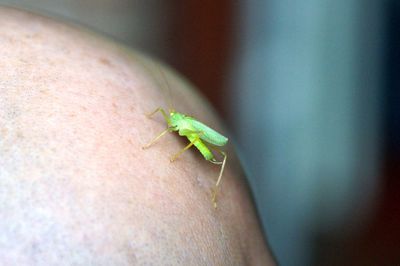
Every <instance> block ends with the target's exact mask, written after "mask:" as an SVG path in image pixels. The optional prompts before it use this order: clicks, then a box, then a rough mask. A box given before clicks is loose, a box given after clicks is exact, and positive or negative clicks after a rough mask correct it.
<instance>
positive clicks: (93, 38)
mask: <svg viewBox="0 0 400 266" xmlns="http://www.w3.org/2000/svg"><path fill="white" fill-rule="evenodd" d="M0 62H1V63H0V217H1V218H0V265H274V261H273V259H272V256H271V254H270V252H269V251H268V248H267V245H266V243H265V241H264V239H263V234H262V232H261V229H260V225H259V222H258V220H257V216H256V213H255V209H254V206H253V203H252V201H251V197H250V196H249V192H248V189H247V186H246V182H245V181H244V176H243V173H242V170H241V169H240V166H239V165H240V164H239V163H238V161H237V159H236V157H235V155H234V151H233V149H232V147H231V146H230V145H231V144H229V145H228V146H227V147H226V150H227V153H228V163H227V166H226V169H225V172H224V177H223V180H222V186H221V190H220V191H219V194H218V208H217V209H214V208H213V205H212V202H211V188H212V187H213V185H214V183H215V181H216V178H217V176H218V171H219V167H218V166H217V165H214V164H211V163H209V162H207V161H205V160H204V159H203V158H202V157H201V155H200V154H199V153H198V152H196V150H195V149H191V150H189V151H187V152H185V153H183V155H182V156H181V157H179V159H178V160H177V161H175V162H173V163H171V162H170V160H169V159H170V157H171V156H172V155H173V154H175V153H176V152H177V151H179V150H180V149H182V148H183V147H184V146H185V145H186V143H187V140H186V141H185V139H184V138H182V137H179V136H178V135H177V134H168V135H166V136H164V137H163V138H162V139H160V140H159V141H158V142H157V143H155V144H154V145H153V146H152V147H150V148H148V149H146V150H143V149H142V146H143V145H145V144H146V143H148V142H149V141H150V140H151V139H152V138H153V137H154V136H156V135H157V134H158V133H159V132H161V131H163V130H164V129H165V127H166V123H165V121H164V120H163V118H162V116H161V115H160V114H158V115H155V116H154V118H153V119H149V118H147V117H146V116H145V113H148V112H150V111H153V110H154V109H155V108H157V107H160V106H161V107H167V106H168V101H167V100H166V98H167V97H170V98H171V99H172V101H173V103H174V107H175V109H176V110H179V111H180V112H183V113H188V114H191V115H193V116H195V117H196V118H198V119H200V120H201V121H204V122H206V123H207V124H208V125H210V126H212V127H213V128H215V129H217V130H219V131H222V132H224V130H222V128H221V126H220V123H219V121H218V120H217V119H216V116H215V114H214V113H213V111H212V110H211V108H210V107H209V105H208V104H207V103H206V102H204V100H203V99H202V98H201V97H200V96H199V95H198V94H197V93H196V92H195V90H193V89H192V88H190V85H189V84H188V83H187V82H186V81H184V80H183V79H182V78H181V77H180V76H178V75H176V74H175V73H174V72H173V71H171V70H168V69H167V68H166V67H163V66H159V65H158V63H156V62H154V61H151V60H150V59H148V58H146V57H144V56H142V55H140V54H138V53H135V52H132V51H130V50H129V49H127V48H125V47H123V46H121V45H119V44H116V43H114V42H112V41H109V40H107V39H105V38H103V37H100V36H97V35H95V34H93V33H90V32H87V31H85V30H82V29H80V28H78V27H71V26H68V25H66V24H65V23H61V22H57V21H54V20H50V19H47V18H43V17H40V16H37V15H33V14H30V13H26V12H22V11H17V10H14V9H9V8H0ZM161 69H162V71H163V72H164V73H165V75H166V77H167V80H168V83H169V88H170V90H167V89H165V80H163V78H162V75H160V73H161ZM163 88H164V89H163ZM166 91H170V93H168V92H167V93H166Z"/></svg>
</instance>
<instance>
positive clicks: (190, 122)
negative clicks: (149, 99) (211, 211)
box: [143, 108, 228, 208]
mask: <svg viewBox="0 0 400 266" xmlns="http://www.w3.org/2000/svg"><path fill="white" fill-rule="evenodd" d="M157 112H161V114H162V115H163V117H164V119H165V121H166V122H167V128H166V129H165V130H164V131H163V132H161V133H160V134H159V135H158V136H156V137H155V138H154V139H153V140H152V141H150V142H149V143H148V144H147V145H145V146H143V149H146V148H148V147H150V146H151V145H153V144H154V143H155V142H156V141H157V140H158V139H159V138H161V137H162V136H164V135H165V134H166V133H167V132H173V131H177V132H178V134H179V135H180V136H184V137H186V138H187V139H188V140H189V144H188V145H187V146H186V147H184V148H183V149H181V150H180V151H179V152H178V153H176V154H175V155H174V156H172V157H171V162H173V161H175V160H176V159H177V158H178V157H179V156H180V155H181V154H182V153H183V152H185V151H186V150H188V149H189V148H190V147H192V146H195V147H196V148H197V149H198V150H199V152H200V153H201V154H202V155H203V157H204V159H206V160H207V161H209V162H211V163H213V164H218V165H221V169H220V172H219V176H218V179H217V182H216V183H215V187H214V189H213V191H212V202H213V205H214V208H217V190H218V186H219V185H220V183H221V179H222V174H223V172H224V168H225V164H226V159H227V156H226V153H225V152H223V151H221V150H220V149H219V148H218V147H222V146H225V145H226V144H227V143H228V138H227V137H225V136H223V135H221V134H220V133H218V132H217V131H215V130H214V129H212V128H210V127H208V126H206V125H205V124H203V123H201V122H199V121H198V120H196V119H195V118H193V117H190V116H187V115H184V114H182V113H179V112H176V111H175V110H174V109H172V108H171V109H170V110H169V115H168V114H167V113H166V112H165V110H164V109H163V108H157V109H156V110H154V111H153V112H151V113H150V114H148V115H147V116H148V117H149V118H151V117H152V116H153V115H154V114H155V113H157ZM211 149H212V150H214V151H216V152H218V153H220V154H221V155H222V157H223V159H222V161H218V160H217V159H216V158H215V156H214V154H213V153H212V151H211Z"/></svg>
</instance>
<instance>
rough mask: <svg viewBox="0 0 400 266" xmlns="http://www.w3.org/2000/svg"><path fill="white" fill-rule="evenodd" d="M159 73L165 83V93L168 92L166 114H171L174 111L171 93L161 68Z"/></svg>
mask: <svg viewBox="0 0 400 266" xmlns="http://www.w3.org/2000/svg"><path fill="white" fill-rule="evenodd" d="M160 72H161V75H162V78H163V80H164V81H165V84H166V85H167V92H168V97H167V99H168V112H169V113H173V112H175V109H174V108H173V104H172V92H171V87H170V86H169V83H168V79H167V76H165V73H164V71H162V69H161V68H160Z"/></svg>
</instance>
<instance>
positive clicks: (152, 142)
mask: <svg viewBox="0 0 400 266" xmlns="http://www.w3.org/2000/svg"><path fill="white" fill-rule="evenodd" d="M168 131H170V128H167V129H166V130H164V131H163V132H161V133H160V134H159V135H158V136H157V137H155V138H154V139H153V140H152V141H150V142H149V143H147V144H146V145H144V146H143V147H142V149H147V148H148V147H150V146H151V145H153V144H154V143H155V142H156V141H157V140H158V139H159V138H161V137H162V136H164V135H165V133H167V132H168Z"/></svg>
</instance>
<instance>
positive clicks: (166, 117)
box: [146, 107, 170, 125]
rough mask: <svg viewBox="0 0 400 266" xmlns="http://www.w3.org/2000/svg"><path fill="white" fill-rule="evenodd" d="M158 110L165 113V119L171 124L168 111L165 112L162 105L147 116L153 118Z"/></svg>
mask: <svg viewBox="0 0 400 266" xmlns="http://www.w3.org/2000/svg"><path fill="white" fill-rule="evenodd" d="M157 112H161V114H162V115H163V117H164V119H165V121H167V123H168V125H169V124H170V120H169V117H168V115H167V113H166V112H165V110H164V109H163V108H161V107H158V108H157V109H156V110H154V111H153V112H151V113H149V114H146V116H147V117H149V118H151V117H152V116H153V115H154V114H155V113H157Z"/></svg>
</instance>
